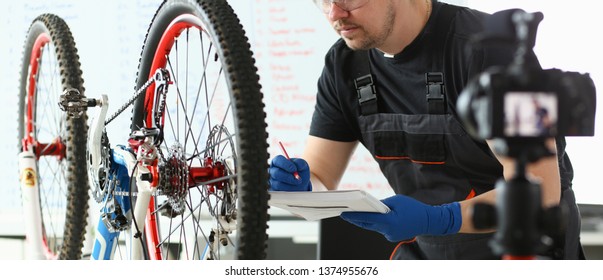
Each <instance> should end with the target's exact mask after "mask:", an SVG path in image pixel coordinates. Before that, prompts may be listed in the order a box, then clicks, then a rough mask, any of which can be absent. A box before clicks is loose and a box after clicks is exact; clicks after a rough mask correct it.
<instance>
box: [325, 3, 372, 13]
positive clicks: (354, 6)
mask: <svg viewBox="0 0 603 280" xmlns="http://www.w3.org/2000/svg"><path fill="white" fill-rule="evenodd" d="M368 1H369V0H314V3H315V4H316V6H318V8H320V10H321V11H322V12H323V13H325V14H328V13H329V12H330V11H331V8H332V7H333V4H335V5H337V7H339V8H340V9H342V10H344V11H347V12H349V11H352V10H356V9H358V8H360V7H362V6H363V5H364V4H366V3H367V2H368Z"/></svg>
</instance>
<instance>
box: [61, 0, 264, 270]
mask: <svg viewBox="0 0 603 280" xmlns="http://www.w3.org/2000/svg"><path fill="white" fill-rule="evenodd" d="M254 63H255V61H254V59H253V57H252V52H251V50H250V46H249V43H248V40H247V37H246V36H245V33H244V31H243V28H242V26H241V24H240V23H239V20H238V18H237V17H236V14H235V13H234V11H233V10H232V8H231V7H230V6H229V4H228V3H227V2H226V1H225V0H213V1H212V0H198V1H193V0H166V1H164V2H163V3H162V4H161V5H160V7H159V8H158V10H157V12H156V14H155V16H154V18H153V19H152V21H151V24H150V26H149V29H148V31H147V35H146V38H145V41H144V43H143V49H142V52H141V58H140V60H139V67H138V73H137V79H136V87H135V93H134V96H132V98H131V99H130V100H128V101H127V102H126V103H125V104H124V105H122V106H121V107H120V108H119V109H118V110H117V112H115V113H114V114H112V115H111V116H109V117H107V111H108V97H107V96H106V95H102V96H101V97H100V98H99V99H94V98H87V97H86V96H85V95H84V93H83V90H80V89H78V88H75V87H70V88H66V89H65V91H64V93H63V94H62V95H61V96H60V100H59V102H58V103H59V104H60V106H57V107H60V108H61V109H62V110H64V111H65V112H66V113H65V114H64V115H65V116H66V117H65V119H67V120H69V121H74V120H78V119H79V120H81V119H85V118H86V112H87V110H88V108H89V107H100V110H97V111H96V116H95V117H94V118H93V120H92V122H91V123H90V131H89V135H88V138H87V144H86V145H87V153H86V164H87V173H88V181H89V185H90V186H91V194H92V197H93V198H94V200H95V201H96V202H97V203H99V205H100V218H99V221H98V224H97V227H96V234H95V241H94V247H93V250H92V255H91V257H90V258H91V259H118V258H120V259H223V258H236V259H264V258H265V257H266V243H267V234H266V229H267V221H268V214H267V209H268V173H267V172H268V171H267V170H268V153H267V147H268V145H267V133H266V126H267V125H266V123H265V117H266V115H265V113H264V111H263V108H264V103H263V101H262V98H263V96H262V93H261V87H260V85H259V76H258V75H257V68H256V67H255V65H254ZM203 94H204V95H203ZM130 106H131V107H132V116H131V133H130V137H129V138H128V139H127V143H121V144H118V145H115V146H112V145H111V144H110V141H109V135H107V131H106V129H105V127H106V125H109V124H110V123H111V122H112V121H113V120H115V119H116V118H117V117H119V116H120V115H122V113H123V112H124V111H125V110H126V109H127V108H129V107H130ZM78 144H82V143H81V142H78ZM65 146H67V147H68V148H69V145H65ZM80 146H83V145H80ZM74 147H75V145H74ZM78 147H79V146H78Z"/></svg>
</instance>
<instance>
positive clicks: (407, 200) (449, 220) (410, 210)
mask: <svg viewBox="0 0 603 280" xmlns="http://www.w3.org/2000/svg"><path fill="white" fill-rule="evenodd" d="M382 201H383V203H384V204H385V205H387V206H388V207H389V209H390V211H389V212H388V213H386V214H381V213H369V212H344V213H341V218H342V219H344V220H346V221H348V222H350V223H352V224H354V225H356V226H359V227H362V228H365V229H369V230H373V231H376V232H379V233H381V234H383V235H384V236H385V238H387V240H389V241H391V242H397V241H402V240H408V239H411V238H413V237H415V236H417V235H422V234H429V235H445V234H453V233H457V232H458V231H459V229H460V228H461V224H462V216H461V206H460V204H459V203H458V202H453V203H450V204H444V205H439V206H431V205H427V204H425V203H422V202H420V201H418V200H416V199H413V198H411V197H408V196H405V195H401V194H399V195H395V196H392V197H389V198H386V199H384V200H382Z"/></svg>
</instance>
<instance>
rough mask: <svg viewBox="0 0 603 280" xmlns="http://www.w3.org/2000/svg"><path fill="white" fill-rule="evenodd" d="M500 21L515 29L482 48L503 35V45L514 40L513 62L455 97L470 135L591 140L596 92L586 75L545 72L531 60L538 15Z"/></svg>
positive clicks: (493, 70)
mask: <svg viewBox="0 0 603 280" xmlns="http://www.w3.org/2000/svg"><path fill="white" fill-rule="evenodd" d="M501 18H502V21H504V19H506V20H507V21H508V22H507V23H512V24H514V27H515V29H514V30H513V29H507V33H505V34H502V35H501V34H500V33H501V32H498V37H497V38H494V37H496V36H494V37H492V36H490V37H487V36H486V37H483V38H481V39H480V40H481V42H480V43H484V41H488V40H495V41H496V40H498V41H500V37H501V36H502V37H504V36H506V38H505V39H506V40H507V42H508V41H510V40H509V38H511V39H514V40H511V41H513V42H514V44H513V47H516V52H515V58H514V60H513V62H512V63H510V64H509V65H508V66H506V67H500V66H497V67H491V68H489V69H487V70H486V71H485V72H483V73H481V74H480V75H479V76H478V77H476V78H475V79H473V80H472V81H471V82H470V83H469V84H468V85H467V87H466V88H465V89H464V90H463V92H462V93H461V95H460V96H459V99H458V101H457V110H458V113H459V116H460V117H461V119H462V120H463V123H464V124H465V127H466V129H467V130H468V132H469V133H470V134H472V136H474V137H476V138H480V139H493V138H505V139H513V138H548V137H556V136H593V135H594V130H595V109H596V90H595V85H594V83H593V81H592V79H591V78H590V76H589V74H581V73H577V72H564V71H562V70H559V69H547V70H543V69H541V68H540V65H539V64H538V63H537V62H533V61H532V60H530V59H529V57H528V54H529V53H531V51H532V48H533V46H534V42H535V37H536V29H537V26H538V23H539V22H540V21H541V20H542V14H541V13H535V14H528V13H525V12H523V11H521V10H516V11H509V12H508V13H507V14H504V15H503V16H501V17H499V21H501ZM488 26H495V25H494V24H490V25H486V27H488ZM506 26H507V27H508V26H509V24H507V25H506ZM508 30H512V32H509V31H508ZM486 32H488V30H486ZM493 33H496V32H490V33H489V34H493ZM503 33H504V32H503ZM509 33H511V34H509Z"/></svg>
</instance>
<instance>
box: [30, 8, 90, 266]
mask: <svg viewBox="0 0 603 280" xmlns="http://www.w3.org/2000/svg"><path fill="white" fill-rule="evenodd" d="M66 89H77V90H79V91H80V93H82V94H83V93H84V80H83V79H82V70H81V69H80V62H79V56H78V54H77V48H76V46H75V42H74V40H73V36H72V34H71V31H70V29H69V27H68V26H67V24H66V23H65V21H64V20H63V19H62V18H60V17H59V16H57V15H54V14H42V15H39V16H38V17H36V18H35V19H34V20H33V22H32V24H31V25H30V27H29V30H28V33H27V37H26V40H25V45H24V53H23V62H22V67H21V73H20V89H19V98H18V99H19V107H18V110H19V112H18V122H19V124H18V140H19V143H18V148H19V151H25V150H28V149H29V148H30V147H31V148H32V149H33V152H34V153H35V154H36V156H37V162H36V165H37V170H38V182H39V184H38V186H39V194H40V205H41V209H40V211H41V214H42V224H43V225H42V228H43V231H44V232H43V244H44V246H45V251H46V256H47V258H48V259H80V258H81V257H82V246H83V240H84V234H85V230H86V223H87V221H86V218H87V216H88V198H89V194H88V175H87V172H86V169H85V168H81V167H82V166H86V137H87V129H88V127H87V124H86V114H85V113H84V114H83V116H82V117H80V118H70V119H68V118H67V117H66V115H65V114H64V113H63V112H62V111H61V110H60V108H59V106H58V101H59V96H60V95H61V94H62V93H63V91H64V90H66ZM29 105H32V106H29ZM51 150H54V151H51ZM57 170H58V171H59V172H57ZM26 218H27V217H26Z"/></svg>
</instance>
